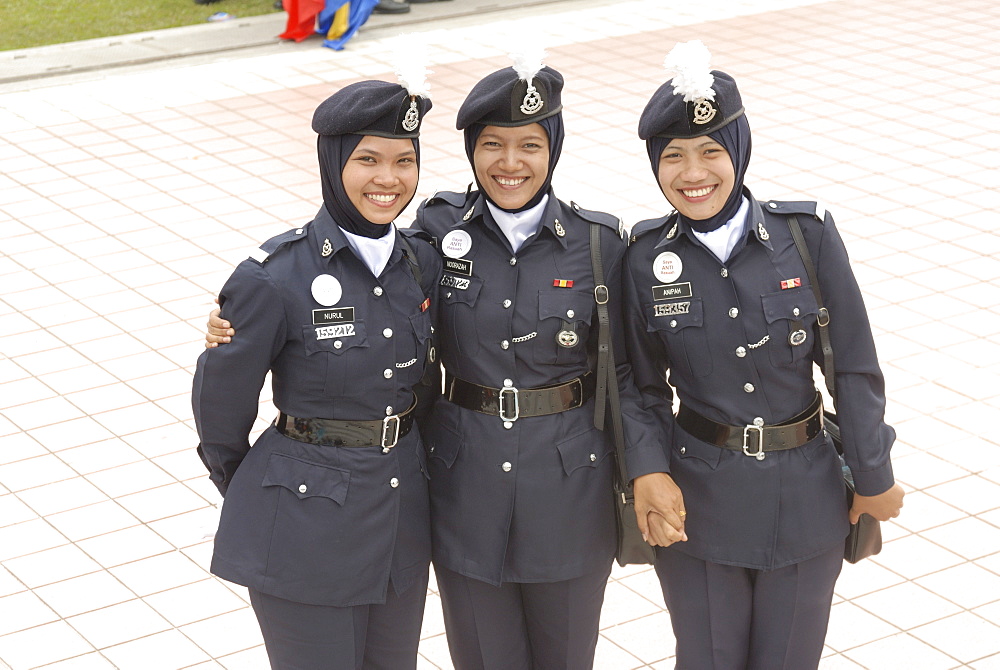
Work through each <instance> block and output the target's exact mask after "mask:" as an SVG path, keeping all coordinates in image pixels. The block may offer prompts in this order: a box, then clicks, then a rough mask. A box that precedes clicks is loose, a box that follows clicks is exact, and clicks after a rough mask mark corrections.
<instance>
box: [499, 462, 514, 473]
mask: <svg viewBox="0 0 1000 670" xmlns="http://www.w3.org/2000/svg"><path fill="white" fill-rule="evenodd" d="M500 467H501V468H503V471H504V472H510V469H511V468H512V467H514V466H512V465H511V464H510V461H504V463H503V465H501V466H500Z"/></svg>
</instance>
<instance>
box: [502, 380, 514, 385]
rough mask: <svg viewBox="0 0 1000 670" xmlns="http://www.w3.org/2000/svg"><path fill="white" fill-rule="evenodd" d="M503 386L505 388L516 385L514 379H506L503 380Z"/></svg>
mask: <svg viewBox="0 0 1000 670" xmlns="http://www.w3.org/2000/svg"><path fill="white" fill-rule="evenodd" d="M503 385H504V386H513V385H514V380H513V379H504V380H503Z"/></svg>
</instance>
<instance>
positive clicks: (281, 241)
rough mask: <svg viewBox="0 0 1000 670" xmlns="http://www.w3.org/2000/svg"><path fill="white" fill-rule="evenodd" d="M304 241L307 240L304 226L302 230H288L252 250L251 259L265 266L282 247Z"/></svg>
mask: <svg viewBox="0 0 1000 670" xmlns="http://www.w3.org/2000/svg"><path fill="white" fill-rule="evenodd" d="M304 239H306V229H305V227H304V226H303V227H302V228H293V229H292V230H287V231H285V232H283V233H281V234H280V235H275V236H274V237H272V238H271V239H269V240H268V241H267V242H264V244H262V245H260V246H259V247H257V248H256V249H253V250H251V251H250V258H251V259H253V260H255V261H257V262H258V263H260V264H261V265H263V264H264V263H266V262H267V259H268V258H270V256H271V254H273V253H274V252H275V251H277V250H278V249H279V248H280V247H282V246H284V245H286V244H291V243H292V242H297V241H299V240H304Z"/></svg>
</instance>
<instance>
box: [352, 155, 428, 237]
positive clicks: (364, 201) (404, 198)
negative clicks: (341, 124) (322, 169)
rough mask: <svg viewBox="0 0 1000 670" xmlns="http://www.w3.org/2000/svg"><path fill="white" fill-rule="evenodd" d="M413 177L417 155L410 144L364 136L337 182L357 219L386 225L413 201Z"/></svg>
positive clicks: (415, 172)
mask: <svg viewBox="0 0 1000 670" xmlns="http://www.w3.org/2000/svg"><path fill="white" fill-rule="evenodd" d="M417 173H418V170H417V152H416V151H415V150H414V149H413V142H412V141H411V140H403V139H390V138H388V137H375V136H373V135H365V136H364V137H363V138H362V139H361V142H360V143H359V144H358V146H357V147H355V149H354V151H353V152H352V153H351V157H350V158H348V159H347V163H346V164H345V165H344V170H343V172H341V179H342V180H343V182H344V191H345V192H346V193H347V197H348V198H349V199H350V201H351V204H353V205H354V207H355V208H356V209H357V210H358V212H359V213H360V214H361V216H363V217H365V218H366V219H368V220H369V221H371V222H372V223H378V224H388V223H391V222H392V221H393V220H394V219H395V218H396V217H397V216H399V213H400V212H401V211H403V207H404V206H406V203H408V202H409V201H410V198H412V197H413V194H414V192H415V191H416V189H417Z"/></svg>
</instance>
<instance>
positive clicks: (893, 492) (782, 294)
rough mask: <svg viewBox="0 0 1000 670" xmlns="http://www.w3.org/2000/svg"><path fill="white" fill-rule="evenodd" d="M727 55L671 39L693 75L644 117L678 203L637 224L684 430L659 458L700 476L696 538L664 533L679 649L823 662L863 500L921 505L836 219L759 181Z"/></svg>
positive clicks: (634, 284) (722, 664) (883, 510)
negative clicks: (836, 441)
mask: <svg viewBox="0 0 1000 670" xmlns="http://www.w3.org/2000/svg"><path fill="white" fill-rule="evenodd" d="M708 60H709V54H708V51H707V49H705V48H704V46H703V45H701V43H700V42H699V43H688V44H686V45H679V46H678V48H676V49H675V50H674V51H673V52H671V55H670V57H668V66H670V67H672V68H673V69H674V70H675V71H676V72H677V75H676V76H675V77H674V78H673V79H672V80H671V81H669V82H667V83H666V84H664V85H663V86H662V87H660V89H659V90H658V91H657V92H656V93H655V94H654V95H653V97H652V99H651V100H650V101H649V104H648V105H647V106H646V109H645V110H644V111H643V113H642V117H641V120H640V122H639V136H640V137H641V138H642V139H643V140H645V141H646V144H647V150H648V153H649V158H650V163H651V165H652V168H653V174H654V175H655V176H656V178H657V180H658V182H659V185H660V188H661V190H662V191H663V194H664V195H665V196H666V198H667V200H668V201H669V202H670V204H671V205H673V207H674V208H675V209H676V211H675V212H673V213H671V214H669V215H667V216H664V217H661V218H658V219H653V220H649V221H643V222H641V223H639V224H637V225H636V226H635V228H634V229H633V230H632V237H631V244H630V247H629V251H628V259H627V263H626V265H627V270H626V273H627V276H628V278H627V280H626V283H627V296H628V297H627V303H628V306H627V310H628V314H627V318H626V323H627V328H628V331H629V337H628V344H629V355H630V357H631V360H632V364H633V367H634V369H635V378H636V383H637V385H638V387H639V390H640V391H641V393H642V395H643V399H644V401H645V404H646V405H647V406H648V407H650V408H653V409H655V410H656V414H657V415H658V416H659V418H660V420H661V422H662V426H663V430H664V431H665V432H666V435H667V437H668V442H667V444H668V450H667V453H666V454H665V455H664V466H665V467H664V469H665V470H667V471H669V473H670V474H669V475H666V474H664V475H657V477H659V478H660V479H661V480H662V483H663V485H664V486H670V487H672V486H674V485H675V484H676V486H679V487H680V490H681V491H682V492H683V503H684V507H683V508H681V509H677V510H675V511H676V512H677V514H678V515H679V516H681V517H683V518H684V522H685V523H684V530H685V532H686V534H687V538H688V539H687V541H686V542H682V543H678V544H672V545H670V546H669V547H666V548H660V549H658V550H657V559H656V570H657V573H658V575H659V577H660V582H661V585H662V587H663V594H664V598H665V600H666V603H667V606H668V608H669V610H670V613H671V621H672V624H673V628H674V635H675V637H676V639H677V666H676V667H677V668H683V669H693V670H711V669H716V670H734V669H736V668H740V669H742V668H746V669H755V670H781V669H784V670H800V669H806V668H816V667H817V665H818V664H819V659H820V655H821V653H822V650H823V640H824V638H825V635H826V628H827V623H828V620H829V614H830V604H831V599H832V597H833V588H834V583H835V581H836V579H837V576H838V575H839V573H840V568H841V564H842V560H843V552H844V537H845V535H846V534H847V530H848V520H849V518H850V520H851V521H856V520H857V518H858V517H859V515H860V514H861V513H864V512H866V513H868V514H871V515H872V516H874V517H875V518H877V519H880V520H887V519H889V518H891V517H894V516H896V515H897V514H898V513H899V509H900V507H901V506H902V496H903V492H902V489H901V487H900V486H899V485H898V484H895V483H894V480H893V475H892V467H891V465H890V462H889V450H890V447H891V445H892V442H893V440H894V438H895V433H894V431H893V430H892V428H890V427H889V426H887V425H886V424H885V422H884V420H883V414H884V409H885V389H884V382H883V378H882V373H881V370H880V369H879V364H878V360H877V358H876V355H875V345H874V342H873V339H872V334H871V328H870V326H869V322H868V316H867V313H866V311H865V306H864V303H863V301H862V296H861V292H860V290H859V288H858V284H857V281H856V280H855V278H854V274H853V272H852V271H851V266H850V262H849V260H848V257H847V252H846V250H845V248H844V244H843V242H842V240H841V238H840V235H839V234H838V232H837V228H836V226H835V225H834V223H833V219H832V218H831V216H830V215H829V214H828V213H826V212H825V211H824V210H823V209H822V208H820V207H819V206H818V205H817V204H816V203H813V202H776V201H763V202H762V201H758V200H756V199H754V197H753V196H752V195H751V193H750V191H749V190H747V189H746V188H745V187H744V186H743V177H744V174H745V172H746V168H747V164H748V163H749V159H750V129H749V125H748V123H747V120H746V116H745V115H744V113H743V107H742V103H741V100H740V94H739V91H738V90H737V87H736V83H735V82H734V81H733V79H732V77H730V76H729V75H727V74H725V73H722V72H718V71H711V72H710V71H709V68H708ZM789 215H795V217H796V218H797V220H798V222H799V223H800V225H801V227H802V230H803V232H804V237H805V240H806V243H807V245H808V248H809V250H810V255H811V256H812V259H813V262H814V263H815V266H816V268H817V274H818V278H819V283H820V284H821V286H822V295H823V298H824V301H825V302H826V305H825V306H826V307H827V308H828V310H829V330H830V336H831V341H832V345H833V351H834V353H835V355H836V397H837V400H838V402H837V412H838V416H839V418H840V426H841V429H842V434H843V439H844V451H845V458H846V461H847V463H848V465H849V466H850V467H851V470H852V471H853V473H854V479H855V482H856V485H857V490H858V493H859V495H857V496H856V497H855V501H854V506H853V507H852V508H851V509H850V512H849V513H848V510H847V506H846V504H845V501H844V483H843V477H842V474H841V466H840V462H839V459H838V456H837V453H836V451H835V449H834V447H833V445H832V443H831V441H830V439H829V437H828V436H827V435H826V433H825V431H824V430H823V429H822V423H821V421H820V416H819V415H818V413H821V412H822V406H821V404H820V402H819V395H818V393H817V391H816V388H815V385H814V383H813V363H814V361H816V360H821V359H822V352H821V350H820V347H819V345H818V338H817V336H816V332H817V331H816V323H817V315H818V311H819V305H817V301H816V298H815V297H814V294H813V292H812V288H811V285H810V283H809V279H808V273H807V271H806V268H805V266H804V264H803V261H802V260H801V257H800V255H799V253H798V251H797V250H796V246H795V244H794V242H793V239H792V236H791V233H790V231H789V225H788V223H787V221H786V218H787V217H788V216H789ZM665 371H666V372H667V373H668V374H669V385H668V384H667V381H666V380H665V376H664V372H665ZM672 388H673V389H676V391H677V395H678V396H679V399H680V411H679V413H678V415H677V416H676V417H675V416H674V414H673V411H672V407H671V403H672V399H673V390H672ZM746 435H749V436H750V439H749V440H747V439H746V438H745V436H746ZM661 523H663V520H662V517H660V518H651V520H650V524H651V525H659V524H661ZM661 544H663V543H661ZM667 544H669V543H667Z"/></svg>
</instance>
